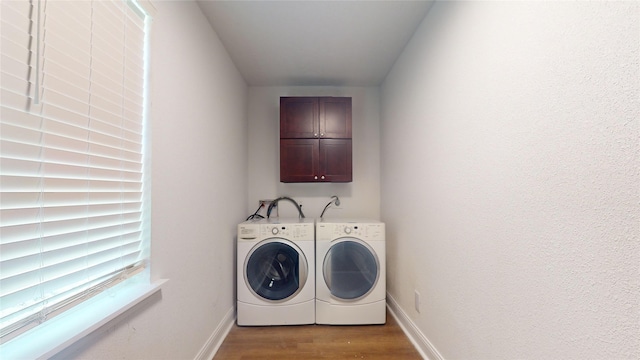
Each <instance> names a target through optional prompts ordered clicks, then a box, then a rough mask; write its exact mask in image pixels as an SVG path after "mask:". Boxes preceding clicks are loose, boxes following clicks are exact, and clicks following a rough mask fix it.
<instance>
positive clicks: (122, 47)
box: [0, 0, 149, 341]
mask: <svg viewBox="0 0 640 360" xmlns="http://www.w3.org/2000/svg"><path fill="white" fill-rule="evenodd" d="M0 19H1V26H2V28H1V39H2V42H1V49H0V54H1V57H2V58H1V60H0V75H1V79H0V80H1V81H0V91H1V93H0V335H1V336H2V339H3V341H6V340H7V339H10V338H11V337H13V336H15V335H16V334H18V333H20V332H21V331H24V330H25V329H29V328H31V327H33V326H36V325H37V324H39V323H41V322H43V321H45V320H48V319H50V318H51V317H52V316H54V315H55V314H57V313H59V312H62V311H64V310H65V309H67V308H70V307H73V306H75V305H76V304H78V303H80V302H82V301H83V300H85V299H87V298H90V297H91V296H92V295H93V294H95V293H98V292H100V291H101V290H102V289H104V288H106V287H109V286H110V285H112V284H115V283H117V282H120V281H122V280H124V279H127V278H129V277H131V276H132V275H133V274H135V273H137V272H140V271H141V270H142V269H144V268H145V267H146V266H147V251H145V250H144V249H145V248H146V247H147V246H148V245H145V244H146V243H147V242H148V238H149V231H148V228H149V226H148V220H147V219H148V215H146V214H145V212H144V208H145V206H144V203H145V201H146V195H145V194H146V191H147V189H146V188H145V181H144V178H145V174H144V169H145V164H144V161H143V160H144V151H143V150H144V138H145V136H144V135H145V128H144V117H145V116H144V115H145V114H144V104H145V96H144V91H145V90H144V86H145V68H146V67H145V38H146V37H145V35H146V26H145V24H146V22H147V17H146V15H145V13H144V11H143V10H142V9H141V8H140V7H139V6H138V5H137V4H136V3H133V2H132V1H122V0H109V1H105V0H92V1H54V0H48V1H47V0H31V1H0Z"/></svg>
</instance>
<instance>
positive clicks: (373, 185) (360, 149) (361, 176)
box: [247, 86, 380, 219]
mask: <svg viewBox="0 0 640 360" xmlns="http://www.w3.org/2000/svg"><path fill="white" fill-rule="evenodd" d="M281 96H347V97H351V98H352V127H353V129H352V133H353V140H352V146H353V182H351V183H322V184H319V183H315V184H314V183H296V184H291V183H281V182H280V158H279V155H278V154H279V152H280V145H279V144H280V142H279V140H280V97H281ZM248 116H249V169H248V173H249V178H248V187H247V189H248V197H247V207H248V208H249V209H250V210H251V212H253V211H255V210H256V209H257V207H258V200H260V199H275V198H277V197H279V196H289V197H292V198H293V199H295V200H296V201H297V202H298V203H299V204H302V210H303V212H304V214H305V216H306V217H308V218H314V217H319V216H320V213H321V212H322V209H323V208H324V206H325V205H326V204H327V203H328V202H329V201H330V200H331V196H332V195H338V196H339V197H340V202H341V204H340V206H339V207H335V206H333V205H332V206H331V207H329V208H328V209H327V211H326V212H325V215H324V217H325V218H327V219H330V218H334V219H335V218H338V217H347V218H355V217H357V218H370V219H379V218H380V102H379V89H378V88H374V87H306V86H305V87H251V88H250V89H249V107H248ZM265 210H266V209H265ZM261 214H263V215H265V214H266V211H262V212H261ZM248 215H249V214H247V216H248ZM271 215H272V216H274V215H275V210H274V213H272V214H271ZM278 215H279V216H280V217H291V216H293V217H297V216H298V213H297V211H296V209H295V207H294V206H293V204H291V203H290V202H288V201H282V202H280V204H279V213H278Z"/></svg>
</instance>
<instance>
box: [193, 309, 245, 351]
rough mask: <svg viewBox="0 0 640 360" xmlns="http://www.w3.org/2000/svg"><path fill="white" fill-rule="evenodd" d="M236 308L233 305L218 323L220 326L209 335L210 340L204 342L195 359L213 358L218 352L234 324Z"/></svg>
mask: <svg viewBox="0 0 640 360" xmlns="http://www.w3.org/2000/svg"><path fill="white" fill-rule="evenodd" d="M235 315H236V309H235V307H231V309H229V311H227V313H226V314H225V316H224V317H223V318H222V321H220V324H218V327H217V328H216V329H215V330H214V331H213V334H211V336H210V337H209V340H207V342H206V343H205V344H204V346H203V347H202V349H200V352H198V355H196V357H195V359H194V360H211V359H213V357H214V356H215V355H216V353H217V352H218V349H219V348H220V345H222V342H223V341H224V339H225V338H226V337H227V335H228V334H229V331H231V328H232V327H233V324H234V323H235V320H236V316H235Z"/></svg>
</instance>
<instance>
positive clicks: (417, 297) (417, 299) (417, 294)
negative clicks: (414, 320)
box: [413, 290, 420, 312]
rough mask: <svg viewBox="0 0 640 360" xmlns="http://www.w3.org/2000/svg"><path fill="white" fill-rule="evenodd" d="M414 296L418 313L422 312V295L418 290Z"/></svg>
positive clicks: (414, 292)
mask: <svg viewBox="0 0 640 360" xmlns="http://www.w3.org/2000/svg"><path fill="white" fill-rule="evenodd" d="M413 296H414V305H415V308H416V311H417V312H420V293H419V292H418V290H413Z"/></svg>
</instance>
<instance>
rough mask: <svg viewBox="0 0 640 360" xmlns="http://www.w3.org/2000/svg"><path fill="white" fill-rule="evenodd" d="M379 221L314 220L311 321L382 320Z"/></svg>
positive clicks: (382, 261)
mask: <svg viewBox="0 0 640 360" xmlns="http://www.w3.org/2000/svg"><path fill="white" fill-rule="evenodd" d="M385 253H386V245H385V224H384V223H382V222H379V221H375V220H337V221H336V220H323V219H318V220H317V221H316V323H317V324H328V325H357V324H384V323H385V322H386V290H387V289H386V279H385V277H386V262H385Z"/></svg>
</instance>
